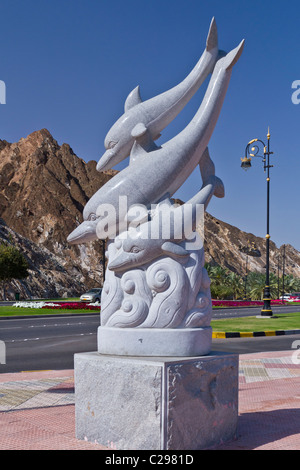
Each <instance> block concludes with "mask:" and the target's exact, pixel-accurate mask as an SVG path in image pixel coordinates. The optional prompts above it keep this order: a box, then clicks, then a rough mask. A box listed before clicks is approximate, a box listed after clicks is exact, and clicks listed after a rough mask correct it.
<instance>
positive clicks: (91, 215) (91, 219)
mask: <svg viewBox="0 0 300 470" xmlns="http://www.w3.org/2000/svg"><path fill="white" fill-rule="evenodd" d="M96 219H97V216H96V214H90V215H89V217H88V220H90V221H92V222H93V221H94V220H96Z"/></svg>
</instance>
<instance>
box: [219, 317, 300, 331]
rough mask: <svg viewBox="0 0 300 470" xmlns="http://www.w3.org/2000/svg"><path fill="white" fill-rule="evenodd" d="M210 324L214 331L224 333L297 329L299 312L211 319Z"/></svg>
mask: <svg viewBox="0 0 300 470" xmlns="http://www.w3.org/2000/svg"><path fill="white" fill-rule="evenodd" d="M211 326H212V329H213V331H214V332H217V331H224V332H226V333H229V332H234V331H239V332H254V331H276V330H299V329H300V312H296V313H284V314H283V313H281V314H280V315H278V316H277V317H275V316H274V317H272V318H266V319H263V318H256V317H242V318H228V319H224V320H212V321H211Z"/></svg>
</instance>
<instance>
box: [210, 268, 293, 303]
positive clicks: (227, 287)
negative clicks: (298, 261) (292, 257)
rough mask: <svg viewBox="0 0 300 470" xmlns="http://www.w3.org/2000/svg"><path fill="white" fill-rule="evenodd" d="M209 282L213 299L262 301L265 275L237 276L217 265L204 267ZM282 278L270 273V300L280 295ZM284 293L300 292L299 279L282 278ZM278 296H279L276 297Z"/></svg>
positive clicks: (249, 274) (250, 273) (256, 273)
mask: <svg viewBox="0 0 300 470" xmlns="http://www.w3.org/2000/svg"><path fill="white" fill-rule="evenodd" d="M205 267H206V269H207V272H208V275H209V277H210V280H211V295H212V298H213V299H222V300H224V299H233V300H236V299H243V298H247V299H251V300H262V299H263V292H264V287H265V278H266V277H265V274H264V273H258V272H249V273H248V275H247V277H242V276H239V275H238V274H236V273H233V272H232V271H229V270H228V269H226V268H222V267H221V266H219V265H216V266H211V265H210V264H206V265H205ZM282 281H283V279H282V277H280V278H278V277H277V276H275V274H273V273H270V289H271V297H272V299H278V297H279V295H281V293H282ZM284 290H285V292H297V291H300V279H299V278H295V277H293V276H291V275H288V276H284ZM278 294H279V295H278Z"/></svg>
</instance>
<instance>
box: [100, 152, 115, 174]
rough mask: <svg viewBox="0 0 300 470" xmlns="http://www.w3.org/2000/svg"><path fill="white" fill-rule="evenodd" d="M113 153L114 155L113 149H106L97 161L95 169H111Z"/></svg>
mask: <svg viewBox="0 0 300 470" xmlns="http://www.w3.org/2000/svg"><path fill="white" fill-rule="evenodd" d="M115 155H116V152H114V151H113V150H107V151H106V152H105V153H104V154H103V155H102V157H101V158H100V160H99V161H98V163H97V166H96V169H97V171H105V170H110V169H111V165H110V162H111V160H113V158H114V157H115Z"/></svg>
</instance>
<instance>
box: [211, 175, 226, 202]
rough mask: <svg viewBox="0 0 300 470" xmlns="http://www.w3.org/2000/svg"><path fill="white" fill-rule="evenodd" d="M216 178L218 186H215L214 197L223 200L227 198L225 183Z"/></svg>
mask: <svg viewBox="0 0 300 470" xmlns="http://www.w3.org/2000/svg"><path fill="white" fill-rule="evenodd" d="M215 178H216V185H215V190H214V196H216V197H219V198H222V197H224V196H225V188H224V184H223V181H222V180H221V179H220V178H218V177H217V176H215Z"/></svg>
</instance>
